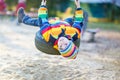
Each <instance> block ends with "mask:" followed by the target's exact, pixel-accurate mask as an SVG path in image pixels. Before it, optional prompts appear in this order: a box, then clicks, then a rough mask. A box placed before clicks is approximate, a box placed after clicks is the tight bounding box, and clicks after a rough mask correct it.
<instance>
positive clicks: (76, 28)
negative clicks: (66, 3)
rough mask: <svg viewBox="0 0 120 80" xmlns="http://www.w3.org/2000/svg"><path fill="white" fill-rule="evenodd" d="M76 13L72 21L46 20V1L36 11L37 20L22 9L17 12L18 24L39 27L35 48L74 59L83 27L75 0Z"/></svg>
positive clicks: (80, 12)
mask: <svg viewBox="0 0 120 80" xmlns="http://www.w3.org/2000/svg"><path fill="white" fill-rule="evenodd" d="M75 4H76V7H77V9H76V11H75V16H74V21H72V18H68V19H66V20H64V21H62V20H59V19H52V20H48V13H47V8H46V0H42V2H41V6H40V8H39V10H38V19H33V18H31V17H29V16H27V15H25V13H24V9H23V8H20V9H19V11H18V22H20V23H24V24H28V25H33V26H39V27H40V30H39V31H38V32H37V33H36V38H35V44H36V47H37V48H38V49H39V50H40V51H43V52H45V53H48V54H56V55H60V54H61V55H62V56H63V57H66V58H69V59H75V58H76V56H77V54H78V48H79V45H80V37H81V30H82V26H83V11H82V9H81V8H80V3H79V1H78V0H75Z"/></svg>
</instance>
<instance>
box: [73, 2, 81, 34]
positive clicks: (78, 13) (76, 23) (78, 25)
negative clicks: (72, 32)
mask: <svg viewBox="0 0 120 80" xmlns="http://www.w3.org/2000/svg"><path fill="white" fill-rule="evenodd" d="M75 4H76V7H77V8H76V11H75V16H74V24H73V27H75V28H77V29H78V30H79V31H80V32H81V30H82V26H83V10H82V8H81V7H80V2H79V0H75Z"/></svg>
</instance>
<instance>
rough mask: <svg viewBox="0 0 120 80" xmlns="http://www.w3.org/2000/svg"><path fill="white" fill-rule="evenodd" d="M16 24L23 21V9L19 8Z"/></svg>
mask: <svg viewBox="0 0 120 80" xmlns="http://www.w3.org/2000/svg"><path fill="white" fill-rule="evenodd" d="M17 14H18V23H22V21H23V17H24V16H25V13H24V8H22V7H21V8H19V10H18V12H17Z"/></svg>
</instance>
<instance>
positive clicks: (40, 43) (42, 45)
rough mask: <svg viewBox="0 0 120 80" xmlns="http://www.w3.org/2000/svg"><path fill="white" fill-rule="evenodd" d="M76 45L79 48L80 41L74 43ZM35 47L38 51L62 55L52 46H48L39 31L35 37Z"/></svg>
mask: <svg viewBox="0 0 120 80" xmlns="http://www.w3.org/2000/svg"><path fill="white" fill-rule="evenodd" d="M74 44H75V45H76V46H77V47H79V45H80V39H78V40H76V41H74ZM35 46H36V48H37V49H38V50H40V51H42V52H44V53H46V54H51V55H61V54H60V53H59V51H58V50H56V49H54V48H53V46H52V44H48V43H47V42H46V41H45V40H44V39H43V38H42V36H41V35H40V32H39V31H38V32H37V33H36V36H35Z"/></svg>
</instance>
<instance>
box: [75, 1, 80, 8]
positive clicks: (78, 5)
mask: <svg viewBox="0 0 120 80" xmlns="http://www.w3.org/2000/svg"><path fill="white" fill-rule="evenodd" d="M75 5H76V7H77V8H80V0H75Z"/></svg>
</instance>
